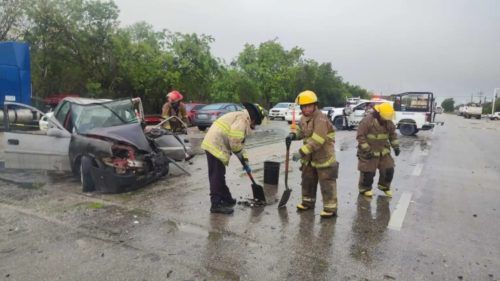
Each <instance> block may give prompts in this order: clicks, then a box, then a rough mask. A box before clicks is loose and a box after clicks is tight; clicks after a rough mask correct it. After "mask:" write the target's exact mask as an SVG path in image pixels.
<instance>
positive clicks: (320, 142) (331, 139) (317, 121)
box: [296, 109, 335, 168]
mask: <svg viewBox="0 0 500 281" xmlns="http://www.w3.org/2000/svg"><path fill="white" fill-rule="evenodd" d="M296 135H297V138H298V139H303V140H304V144H303V145H302V147H301V148H300V152H301V154H302V155H303V157H302V163H303V164H309V163H310V164H311V166H313V167H315V168H326V167H331V166H333V164H334V163H335V149H334V143H335V130H334V129H333V126H332V123H331V122H330V120H328V118H327V117H326V116H325V115H324V114H323V113H322V112H321V110H319V109H316V110H315V111H314V112H313V114H312V115H311V116H307V117H306V116H304V115H302V117H301V118H300V123H299V127H298V128H297V133H296Z"/></svg>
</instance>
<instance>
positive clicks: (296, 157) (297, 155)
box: [292, 152, 302, 162]
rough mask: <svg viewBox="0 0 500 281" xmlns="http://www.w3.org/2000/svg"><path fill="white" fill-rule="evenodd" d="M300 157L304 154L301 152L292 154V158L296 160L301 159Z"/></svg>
mask: <svg viewBox="0 0 500 281" xmlns="http://www.w3.org/2000/svg"><path fill="white" fill-rule="evenodd" d="M300 159H302V155H301V154H300V153H299V152H295V153H294V154H292V160H293V161H294V162H297V161H299V160H300Z"/></svg>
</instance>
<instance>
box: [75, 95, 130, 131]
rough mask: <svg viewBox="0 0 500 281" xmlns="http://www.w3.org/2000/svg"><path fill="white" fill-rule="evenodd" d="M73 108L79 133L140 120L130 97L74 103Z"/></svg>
mask: <svg viewBox="0 0 500 281" xmlns="http://www.w3.org/2000/svg"><path fill="white" fill-rule="evenodd" d="M71 109H72V114H73V119H74V120H75V128H76V130H77V131H78V132H79V133H86V132H88V131H90V130H92V129H95V128H107V127H113V126H120V125H124V124H129V123H137V122H139V120H138V119H137V116H136V114H135V112H134V106H133V104H132V100H129V99H126V100H118V101H112V102H107V103H95V104H89V105H80V104H73V106H72V108H71Z"/></svg>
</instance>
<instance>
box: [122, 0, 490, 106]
mask: <svg viewBox="0 0 500 281" xmlns="http://www.w3.org/2000/svg"><path fill="white" fill-rule="evenodd" d="M115 3H116V4H117V5H118V7H119V9H120V11H121V12H120V21H121V23H122V25H123V26H126V25H130V24H133V23H135V22H138V21H145V22H147V23H150V24H151V25H153V26H154V27H155V29H157V30H161V29H163V28H166V29H169V30H170V31H173V32H182V33H193V32H195V33H198V34H201V33H204V34H207V35H211V36H212V37H214V39H215V42H214V43H213V45H212V51H213V54H214V55H215V56H216V57H220V58H223V59H224V60H225V61H226V62H228V63H229V62H230V61H231V60H232V59H233V58H235V57H236V56H237V55H238V53H239V52H240V51H242V50H243V46H244V44H245V43H250V44H255V45H258V44H260V43H262V42H264V41H267V40H272V39H274V38H278V41H279V42H280V43H281V44H282V45H283V46H284V47H285V48H286V49H290V48H292V47H295V46H297V47H300V48H302V49H304V50H305V57H306V58H311V59H314V60H316V61H318V62H320V63H322V62H331V63H332V65H333V68H334V69H335V70H337V71H338V73H339V74H340V75H341V76H342V77H343V78H344V80H346V81H349V82H350V83H352V84H357V85H360V86H361V87H363V88H366V89H368V90H370V91H374V92H377V93H379V92H381V93H383V94H394V93H399V92H405V91H432V92H434V94H435V95H436V96H437V97H438V100H442V99H444V98H446V97H455V100H456V101H457V102H462V101H465V100H470V96H471V94H476V95H477V93H478V92H479V91H482V92H483V94H484V95H486V96H487V97H488V98H489V99H490V100H491V96H492V94H493V89H494V88H495V87H497V88H500V0H412V1H409V0H363V1H362V0H338V1H337V0H141V1H135V0H115ZM499 94H500V93H499Z"/></svg>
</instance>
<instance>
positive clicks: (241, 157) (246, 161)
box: [234, 150, 252, 173]
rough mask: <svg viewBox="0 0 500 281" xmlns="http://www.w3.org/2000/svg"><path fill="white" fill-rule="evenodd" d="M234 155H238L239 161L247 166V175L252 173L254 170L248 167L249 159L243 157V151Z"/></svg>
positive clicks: (244, 168)
mask: <svg viewBox="0 0 500 281" xmlns="http://www.w3.org/2000/svg"><path fill="white" fill-rule="evenodd" d="M234 155H236V157H237V158H238V160H240V162H242V163H245V165H244V166H243V171H245V172H247V173H251V172H252V169H250V165H248V158H246V157H245V156H243V150H242V151H240V152H236V153H234Z"/></svg>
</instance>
